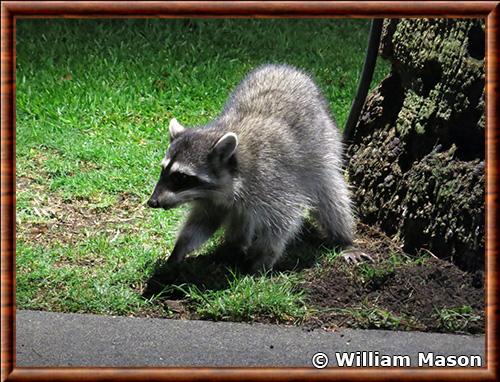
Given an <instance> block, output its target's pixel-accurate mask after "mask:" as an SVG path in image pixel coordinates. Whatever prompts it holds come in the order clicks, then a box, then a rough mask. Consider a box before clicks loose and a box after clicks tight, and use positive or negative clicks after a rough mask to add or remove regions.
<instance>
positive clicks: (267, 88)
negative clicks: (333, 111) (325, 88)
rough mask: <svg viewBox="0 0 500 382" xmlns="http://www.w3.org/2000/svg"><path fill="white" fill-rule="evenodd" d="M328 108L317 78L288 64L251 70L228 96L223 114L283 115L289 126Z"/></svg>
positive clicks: (277, 116) (270, 65) (308, 119)
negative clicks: (313, 78)
mask: <svg viewBox="0 0 500 382" xmlns="http://www.w3.org/2000/svg"><path fill="white" fill-rule="evenodd" d="M325 112H326V113H328V107H327V105H326V102H325V100H324V98H323V96H322V95H321V92H320V91H319V89H318V87H317V86H316V84H315V83H314V81H313V80H312V79H311V77H309V76H308V75H307V74H306V73H304V72H302V71H300V70H298V69H296V68H293V67H291V66H288V65H272V64H268V65H263V66H261V67H258V68H257V69H255V70H253V71H252V72H250V73H249V74H248V75H247V76H246V77H245V78H244V79H243V80H242V81H241V83H240V84H239V85H238V86H237V88H236V89H235V90H234V91H233V93H232V94H231V96H230V97H229V99H228V101H227V103H226V105H225V108H224V112H223V113H224V114H234V115H236V116H238V117H242V116H244V115H247V114H252V115H261V116H263V117H270V116H272V117H274V118H281V119H284V120H286V121H287V123H289V124H290V125H292V126H293V125H297V124H303V123H305V122H307V121H311V120H312V119H313V118H314V116H315V115H317V114H318V113H325Z"/></svg>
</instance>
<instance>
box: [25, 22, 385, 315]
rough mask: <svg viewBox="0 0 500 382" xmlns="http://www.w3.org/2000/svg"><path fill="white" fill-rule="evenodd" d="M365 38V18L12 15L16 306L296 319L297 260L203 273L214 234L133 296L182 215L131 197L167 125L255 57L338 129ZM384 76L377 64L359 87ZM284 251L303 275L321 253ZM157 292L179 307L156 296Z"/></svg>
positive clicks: (220, 91)
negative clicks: (283, 74) (270, 269)
mask: <svg viewBox="0 0 500 382" xmlns="http://www.w3.org/2000/svg"><path fill="white" fill-rule="evenodd" d="M368 30H369V22H368V21H367V20H189V21H188V20H86V21H81V20H18V21H17V26H16V50H17V57H16V86H17V88H16V89H17V90H16V102H17V104H16V134H17V137H16V175H17V207H16V211H17V217H16V225H17V251H16V269H17V284H16V287H17V289H16V299H17V306H18V308H21V309H40V310H48V311H62V312H85V313H97V314H117V315H139V316H144V315H154V316H161V317H173V316H189V317H193V316H194V317H199V318H210V319H228V320H242V321H249V320H253V319H254V318H255V317H256V316H259V317H267V318H268V319H269V320H270V321H273V322H275V321H278V322H296V321H301V320H303V319H304V317H305V316H307V314H308V312H309V311H310V307H309V306H308V305H307V302H306V299H305V297H306V296H305V295H304V292H303V291H301V290H300V288H297V286H298V285H300V283H302V282H303V281H304V278H305V275H306V271H305V269H304V267H302V268H301V267H295V266H294V264H291V265H290V266H288V267H283V271H278V272H274V273H273V274H267V275H263V276H248V275H241V274H239V273H238V271H237V270H232V269H231V270H220V269H219V270H214V272H210V269H211V268H210V266H209V265H207V264H206V260H205V259H207V258H208V256H206V255H210V254H211V253H212V252H213V251H214V249H215V248H216V247H217V244H218V243H219V241H220V237H221V235H220V233H219V234H218V235H216V238H214V239H213V240H212V241H210V242H209V243H208V244H207V245H206V246H205V247H204V248H203V249H202V250H201V251H199V252H198V253H197V255H198V257H197V258H195V257H192V258H191V259H190V261H188V262H187V264H186V265H185V266H184V267H183V268H182V269H180V270H170V271H171V272H170V277H173V276H172V274H174V272H175V276H178V275H181V276H182V275H184V276H185V277H180V276H179V277H180V278H177V279H175V280H174V282H172V283H170V284H168V285H167V286H165V284H162V285H161V288H160V289H159V290H156V292H155V293H149V294H148V293H144V291H145V290H149V289H151V288H152V284H153V283H152V281H151V280H156V279H157V278H155V276H157V275H158V274H161V273H162V269H161V264H162V262H163V260H164V259H165V258H166V256H167V255H168V254H169V253H170V251H171V249H172V247H173V243H174V239H175V233H176V231H177V228H178V226H179V224H180V222H181V221H182V218H183V216H184V214H185V211H186V208H179V209H176V210H173V211H168V212H165V211H158V210H150V209H147V208H145V206H144V204H145V201H146V200H147V198H148V197H149V194H150V193H151V191H152V189H153V187H154V184H155V182H156V179H157V176H158V173H159V168H160V167H159V163H160V161H161V159H162V156H163V154H164V152H165V150H166V148H167V146H168V134H167V126H168V121H169V120H170V119H171V118H172V117H176V118H177V119H178V120H179V121H180V122H181V123H182V124H184V125H194V124H202V123H205V122H207V121H209V120H210V119H211V118H213V117H215V116H216V115H217V114H218V112H219V111H220V110H221V108H222V106H223V104H224V102H225V100H226V98H227V96H228V94H229V92H230V91H231V90H232V89H233V88H234V87H235V85H236V84H237V83H238V82H239V81H240V80H241V79H242V77H243V76H244V75H245V73H247V72H248V71H250V70H251V69H252V68H254V67H256V66H258V65H260V64H263V63H268V62H272V63H287V64H290V65H294V66H297V67H300V68H303V69H305V70H306V71H308V72H310V73H312V74H313V75H314V76H315V78H316V79H317V82H318V84H319V86H320V88H321V89H322V90H323V92H324V94H325V96H326V98H327V100H328V101H329V103H330V106H331V109H332V111H333V113H334V115H335V117H336V119H337V121H338V124H339V126H343V125H344V123H345V121H346V119H347V115H348V112H349V106H350V103H351V101H352V98H353V96H354V94H355V90H356V86H357V80H358V77H359V72H360V70H361V67H362V63H363V59H364V51H365V48H366V40H367V35H368ZM388 71H389V65H388V64H387V63H385V62H381V60H379V63H378V66H377V70H376V73H375V78H374V81H373V84H377V83H378V82H380V80H381V79H382V78H383V77H384V76H385V75H386V74H387V73H388ZM295 252H296V256H295V257H291V260H290V261H291V262H292V263H293V261H294V259H300V258H302V259H304V258H305V259H309V260H307V261H306V263H307V264H308V267H309V268H314V267H315V266H317V264H318V261H320V260H318V259H330V260H332V259H335V256H336V253H335V252H332V251H331V250H327V249H324V248H322V247H317V246H312V245H310V246H307V245H305V244H304V245H302V247H300V246H299V250H296V251H295ZM198 258H199V260H196V259H198ZM200 259H201V260H200ZM332 261H333V260H332ZM163 271H164V270H163ZM218 272H219V273H218ZM200 274H204V275H205V276H204V277H201V276H200ZM186 275H187V276H186ZM194 276H196V277H194ZM153 289H154V288H153ZM157 289H158V288H157ZM172 295H177V296H180V297H179V298H180V299H181V300H182V301H183V302H184V303H183V304H182V305H179V304H177V303H176V301H177V302H178V301H179V299H177V300H173V299H172V298H170V297H169V298H166V297H165V296H172ZM186 309H187V310H189V312H191V313H189V312H187V311H186ZM188 313H189V314H188Z"/></svg>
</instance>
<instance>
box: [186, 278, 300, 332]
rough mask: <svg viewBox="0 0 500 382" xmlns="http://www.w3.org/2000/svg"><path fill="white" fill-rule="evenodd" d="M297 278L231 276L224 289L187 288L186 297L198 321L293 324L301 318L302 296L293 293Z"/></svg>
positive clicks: (296, 292) (191, 286) (298, 293)
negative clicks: (204, 319) (267, 320)
mask: <svg viewBox="0 0 500 382" xmlns="http://www.w3.org/2000/svg"><path fill="white" fill-rule="evenodd" d="M296 283H297V277H295V276H293V275H290V274H288V275H287V274H284V273H281V274H279V275H277V276H274V277H269V276H268V275H263V276H237V275H235V274H234V273H233V274H232V279H231V280H230V281H229V285H228V286H227V288H226V289H224V290H218V291H217V290H214V291H208V292H207V291H201V290H200V289H199V288H198V287H196V286H193V285H189V286H188V287H187V290H185V294H186V297H187V298H188V299H189V300H190V301H191V303H192V304H193V305H194V308H195V311H196V313H197V314H198V315H199V316H200V317H201V318H207V319H212V320H225V321H253V320H254V319H255V318H260V319H262V318H267V319H269V320H270V321H272V322H275V321H277V322H290V321H291V322H294V321H300V320H301V319H302V318H304V316H305V314H306V312H307V309H306V307H305V303H304V299H303V293H301V292H299V291H297V290H296V288H295V285H296Z"/></svg>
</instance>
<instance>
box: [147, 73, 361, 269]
mask: <svg viewBox="0 0 500 382" xmlns="http://www.w3.org/2000/svg"><path fill="white" fill-rule="evenodd" d="M169 133H170V146H169V148H168V150H167V152H166V155H165V157H164V158H163V161H162V162H161V167H162V168H161V174H160V179H159V181H158V183H157V185H156V187H155V189H154V192H153V194H152V196H151V198H150V199H149V201H148V205H149V206H150V207H152V208H164V209H170V208H174V207H176V206H178V205H180V204H182V203H186V202H190V203H191V204H192V209H191V211H190V213H189V215H188V217H187V220H186V222H185V224H184V226H183V228H182V229H181V231H180V233H179V235H178V238H177V241H176V244H175V247H174V249H173V251H172V253H171V255H170V257H169V260H168V261H169V262H181V261H182V260H183V259H184V258H185V256H186V255H187V254H188V253H190V252H192V251H194V250H195V249H196V248H198V247H199V246H201V245H202V244H203V243H204V242H205V241H206V240H207V239H209V238H210V236H211V235H212V234H213V233H214V232H215V231H216V230H217V229H218V228H219V227H221V226H223V227H224V228H225V237H224V239H225V243H226V245H227V246H229V247H230V248H237V249H238V250H237V251H235V253H239V254H240V256H244V257H245V258H246V259H249V260H250V262H251V269H250V270H251V271H259V270H268V269H270V268H272V267H273V265H274V264H275V263H276V261H277V260H278V259H279V258H280V256H281V255H282V254H283V252H284V249H285V247H286V245H287V243H288V242H290V240H291V239H293V238H294V237H295V236H296V235H297V234H298V233H299V232H300V229H301V226H302V223H303V220H304V217H305V213H306V212H308V211H310V212H311V213H312V216H313V217H314V218H315V219H316V221H317V223H318V225H319V227H320V228H321V229H322V231H323V233H324V235H325V237H326V240H327V242H328V243H330V244H332V245H340V246H344V247H346V246H350V245H351V244H352V241H353V212H352V209H351V201H350V198H349V191H348V187H347V184H346V181H345V180H344V177H343V171H342V162H343V146H342V138H341V134H340V131H339V130H338V129H337V126H336V124H335V122H334V120H333V119H332V117H331V115H330V112H329V108H328V105H327V103H326V101H325V99H324V98H323V96H322V94H321V92H320V90H319V88H318V87H317V86H316V84H315V82H314V81H313V80H312V78H311V77H310V76H309V75H308V74H306V73H305V72H303V71H301V70H298V69H296V68H293V67H291V66H287V65H270V64H269V65H264V66H261V67H259V68H257V69H255V70H254V71H252V72H250V73H249V74H248V75H247V76H246V77H245V78H244V79H243V80H242V82H241V83H240V84H239V85H238V86H237V87H236V89H235V90H234V91H233V92H232V94H231V95H230V96H229V98H228V100H227V102H226V104H225V106H224V107H223V110H222V112H221V113H220V114H219V115H218V117H216V118H215V119H214V120H213V121H211V122H209V123H208V124H206V125H205V126H200V127H195V128H189V129H187V128H184V127H183V126H182V125H181V124H180V123H179V122H178V121H177V120H176V119H172V120H171V122H170V126H169Z"/></svg>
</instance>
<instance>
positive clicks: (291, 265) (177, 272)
mask: <svg viewBox="0 0 500 382" xmlns="http://www.w3.org/2000/svg"><path fill="white" fill-rule="evenodd" d="M327 249H331V248H328V247H327V246H326V245H325V243H324V242H323V240H322V239H321V237H320V235H319V233H318V231H317V229H316V228H315V227H314V226H313V225H311V224H306V225H305V226H304V228H303V229H302V233H301V234H300V235H299V237H297V238H296V239H295V240H294V241H293V242H292V243H290V244H289V246H288V247H287V249H286V253H285V254H284V255H283V257H282V259H281V260H280V261H279V262H278V263H277V264H276V265H275V266H274V268H273V271H272V272H271V273H270V275H272V274H275V273H277V272H300V271H301V270H303V269H305V268H310V267H312V266H313V265H314V264H315V263H316V261H317V260H318V258H319V256H320V255H321V254H322V253H324V252H325V250H327ZM242 258H243V256H242V254H238V253H236V251H235V250H233V249H231V248H227V247H225V246H224V244H222V245H220V246H219V247H217V248H216V249H215V251H213V252H212V253H209V254H207V255H202V256H196V257H188V258H186V259H185V260H184V261H183V262H182V263H180V264H170V263H167V261H166V260H163V259H162V260H158V262H157V263H156V265H155V270H154V272H153V275H152V276H151V277H150V278H149V280H148V281H147V283H146V287H145V288H144V291H143V293H142V296H143V297H144V298H148V299H149V298H151V297H154V296H158V295H161V297H162V298H167V299H182V298H184V297H185V293H184V292H183V290H182V288H183V287H184V286H186V285H188V284H191V285H194V286H196V287H197V288H198V289H199V290H201V291H204V290H223V289H226V288H227V287H228V285H229V283H230V281H232V280H233V279H234V278H235V277H239V276H241V275H245V274H248V271H247V268H248V266H247V264H246V263H245V262H243V261H242Z"/></svg>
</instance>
